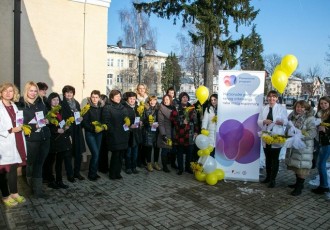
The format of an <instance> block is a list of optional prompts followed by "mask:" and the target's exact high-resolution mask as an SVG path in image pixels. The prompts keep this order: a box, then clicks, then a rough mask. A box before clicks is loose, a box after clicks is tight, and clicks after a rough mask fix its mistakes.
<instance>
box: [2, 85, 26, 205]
mask: <svg viewBox="0 0 330 230" xmlns="http://www.w3.org/2000/svg"><path fill="white" fill-rule="evenodd" d="M18 99H19V94H18V89H17V87H16V86H15V85H14V84H12V83H4V84H2V85H0V149H1V152H0V190H1V193H2V201H3V202H4V204H5V205H6V206H7V207H13V206H16V205H17V204H18V203H23V202H25V198H24V197H23V196H21V195H19V194H18V189H17V167H18V166H23V165H25V164H26V146H25V139H24V134H23V132H22V124H21V123H19V122H17V121H18V120H19V117H18V116H17V113H18V109H17V107H16V105H15V104H14V102H17V101H18Z"/></svg>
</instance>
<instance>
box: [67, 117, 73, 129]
mask: <svg viewBox="0 0 330 230" xmlns="http://www.w3.org/2000/svg"><path fill="white" fill-rule="evenodd" d="M73 122H74V117H69V118H68V119H67V120H66V121H65V126H68V127H70V126H71V125H72V124H73Z"/></svg>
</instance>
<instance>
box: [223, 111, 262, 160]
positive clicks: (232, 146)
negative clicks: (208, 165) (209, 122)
mask: <svg viewBox="0 0 330 230" xmlns="http://www.w3.org/2000/svg"><path fill="white" fill-rule="evenodd" d="M257 119H258V114H255V115H252V116H250V117H249V118H248V119H246V120H245V121H244V122H243V123H241V122H240V121H237V120H234V119H229V120H226V121H225V122H223V123H222V124H221V126H220V127H219V132H218V134H217V138H216V148H217V149H218V150H219V152H220V154H222V155H223V156H224V158H226V159H227V160H231V161H233V160H235V161H236V162H238V163H241V164H248V163H251V162H253V161H255V160H257V159H258V157H259V154H258V153H259V148H260V138H259V137H258V134H257V133H258V131H259V127H258V125H257ZM222 159H223V157H222Z"/></svg>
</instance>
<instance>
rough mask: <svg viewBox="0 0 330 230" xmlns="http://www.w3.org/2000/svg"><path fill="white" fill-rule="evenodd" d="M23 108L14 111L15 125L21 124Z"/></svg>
mask: <svg viewBox="0 0 330 230" xmlns="http://www.w3.org/2000/svg"><path fill="white" fill-rule="evenodd" d="M23 121H24V119H23V110H18V111H17V113H16V127H18V126H22V125H23Z"/></svg>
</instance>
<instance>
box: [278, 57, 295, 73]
mask: <svg viewBox="0 0 330 230" xmlns="http://www.w3.org/2000/svg"><path fill="white" fill-rule="evenodd" d="M297 66H298V59H297V58H296V57H295V56H294V55H292V54H288V55H285V56H284V57H283V58H282V61H281V69H282V70H283V72H285V73H286V74H287V75H288V76H291V74H292V73H293V72H294V71H295V70H296V69H297Z"/></svg>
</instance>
